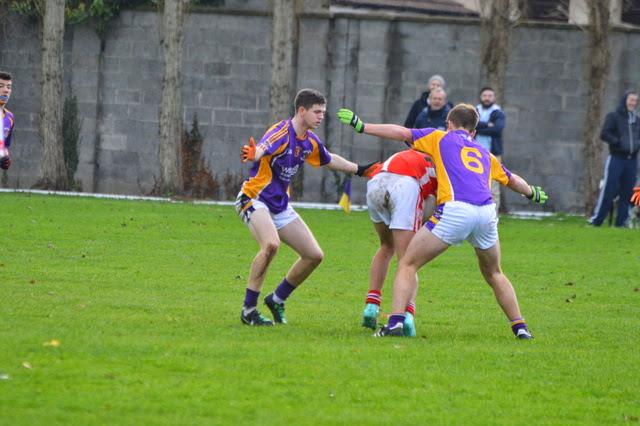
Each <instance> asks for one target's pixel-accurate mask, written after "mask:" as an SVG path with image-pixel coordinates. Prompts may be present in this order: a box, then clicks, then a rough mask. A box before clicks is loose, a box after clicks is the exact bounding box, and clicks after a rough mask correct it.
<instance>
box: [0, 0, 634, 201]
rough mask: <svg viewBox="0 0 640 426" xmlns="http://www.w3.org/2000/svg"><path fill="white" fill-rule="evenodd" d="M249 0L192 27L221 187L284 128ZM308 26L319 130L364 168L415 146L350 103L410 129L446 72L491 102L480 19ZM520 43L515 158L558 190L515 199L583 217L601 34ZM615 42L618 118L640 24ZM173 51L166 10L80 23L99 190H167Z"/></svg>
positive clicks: (22, 173) (301, 63)
mask: <svg viewBox="0 0 640 426" xmlns="http://www.w3.org/2000/svg"><path fill="white" fill-rule="evenodd" d="M240 3H242V2H240ZM242 4H243V5H244V6H243V8H242V10H237V11H234V10H229V9H230V8H229V7H227V8H226V9H224V10H219V11H216V12H207V13H192V14H191V15H190V17H189V19H188V23H187V31H186V34H185V44H184V52H183V65H184V87H183V88H184V96H183V101H184V109H183V111H184V114H183V120H184V123H185V127H188V128H190V125H191V122H192V120H193V117H194V115H197V117H198V121H199V123H200V130H201V132H202V135H203V136H204V146H203V153H204V155H205V157H206V159H207V160H208V161H209V162H210V164H211V168H212V170H213V173H214V174H215V175H217V176H218V179H219V181H220V182H221V183H222V181H223V179H224V176H225V175H227V174H230V175H232V176H235V177H236V178H240V177H241V176H245V175H246V173H247V171H248V165H247V164H242V163H240V161H239V159H238V155H239V150H240V147H241V145H242V144H243V143H245V141H246V140H247V139H248V138H249V137H250V136H253V137H255V138H256V139H259V138H260V136H261V135H262V134H263V133H264V132H265V130H266V129H267V128H268V127H269V125H271V124H273V123H267V122H266V120H267V117H268V105H269V99H268V94H269V80H270V61H271V50H270V31H271V26H270V18H269V16H268V14H267V13H266V10H263V9H264V7H263V3H262V2H254V3H246V2H245V3H242ZM252 5H253V6H252ZM231 6H232V5H231ZM14 25H15V30H14V31H13V32H11V33H10V34H8V36H7V37H8V38H7V40H5V42H4V43H3V44H2V47H0V54H1V56H0V57H1V59H2V62H1V63H2V65H1V66H0V68H3V69H7V70H9V71H11V72H12V73H13V75H14V91H13V98H12V99H11V101H10V103H9V109H11V110H12V111H13V112H14V113H15V115H16V118H17V127H16V130H15V135H14V139H13V146H12V149H11V151H12V155H13V157H14V163H13V165H12V167H11V170H10V171H9V172H8V173H7V175H6V178H5V182H6V186H8V187H16V188H17V187H19V188H28V187H30V186H31V185H33V184H34V183H35V181H36V180H37V179H38V177H39V174H40V158H41V154H40V145H39V141H38V138H37V131H36V113H37V108H38V96H39V95H38V81H37V78H38V67H39V48H38V42H37V39H36V36H35V34H36V31H35V27H34V25H33V24H30V23H28V22H25V21H21V20H20V19H15V20H14ZM299 34H300V39H299V44H298V46H297V55H296V59H295V61H294V62H295V64H296V67H297V68H296V70H295V72H294V76H295V80H296V81H295V82H294V87H295V88H296V90H298V89H300V88H303V87H313V88H316V89H318V90H320V91H322V92H324V93H325V94H326V95H327V97H328V101H329V103H328V116H327V118H326V120H325V122H324V123H323V125H322V126H321V127H320V128H319V129H318V130H317V132H316V133H317V134H318V135H319V136H320V137H321V138H322V139H323V140H324V141H325V143H326V144H327V145H328V146H329V147H330V149H331V150H332V151H334V152H336V153H338V154H340V155H342V156H344V157H346V158H349V159H352V160H354V161H356V162H359V163H364V162H370V161H374V160H379V159H384V158H386V157H388V156H389V155H391V154H392V153H394V152H396V151H398V150H401V149H403V148H404V145H403V144H400V143H396V142H391V141H381V140H378V139H375V138H372V137H370V136H363V135H359V134H355V133H354V132H352V131H351V130H350V129H349V128H348V127H347V126H344V125H341V124H340V123H339V122H338V120H337V118H336V117H335V113H336V112H337V110H338V109H339V108H341V107H348V108H353V109H355V110H356V111H357V112H358V114H359V115H360V116H361V117H362V118H363V119H364V120H365V121H370V122H389V123H397V124H402V123H403V122H404V119H405V116H406V114H407V112H408V111H409V108H410V106H411V104H412V103H413V101H414V100H415V99H417V97H418V96H419V95H420V93H421V92H422V91H423V90H425V86H426V83H427V79H428V78H429V76H431V75H432V74H436V73H438V74H442V75H443V76H444V77H445V79H446V80H447V88H448V90H449V98H450V99H451V100H453V101H454V103H457V102H469V103H472V104H476V103H477V91H478V89H479V88H480V87H481V86H482V85H483V83H484V82H483V80H482V76H481V71H480V58H479V51H480V36H479V24H478V22H477V21H475V20H473V19H447V18H442V17H439V18H436V17H416V16H415V15H410V16H409V15H408V16H405V15H390V14H384V13H377V14H358V15H355V14H348V13H341V12H334V13H327V10H326V9H325V10H322V8H320V9H317V8H316V9H312V10H305V13H303V15H302V16H301V19H300V20H299ZM515 37H516V39H515V40H516V47H515V49H514V51H513V52H512V56H511V58H512V59H511V63H510V67H509V71H508V74H507V81H506V88H507V93H506V94H505V98H504V100H505V101H504V109H505V112H506V114H507V127H506V130H505V134H504V138H505V154H504V158H503V160H504V163H505V165H506V166H507V167H508V168H509V169H510V170H512V171H513V172H515V173H518V174H520V175H522V176H523V177H524V178H525V179H527V180H529V181H530V182H531V183H534V184H539V185H541V186H543V187H544V188H545V189H546V190H547V192H548V193H549V195H550V197H551V198H550V200H549V202H548V203H547V204H546V205H545V206H542V207H540V206H532V205H530V204H528V203H527V201H526V200H524V199H523V198H522V197H520V196H518V195H516V194H513V193H511V192H510V191H507V192H508V196H507V205H508V206H509V207H510V208H511V209H516V210H520V209H538V210H545V211H565V212H582V209H583V207H582V203H583V200H582V197H581V195H580V194H581V193H582V188H583V184H582V178H583V161H582V145H583V142H582V130H581V129H582V126H583V120H584V112H583V111H584V100H585V98H586V90H587V88H586V87H585V83H584V81H585V80H584V78H583V76H584V72H585V71H584V69H585V68H584V65H583V62H584V60H583V56H582V55H583V53H582V52H583V50H584V43H585V35H584V33H583V31H582V30H580V29H578V28H576V27H572V26H569V25H557V24H553V25H549V24H540V25H537V24H525V25H523V26H521V27H519V29H518V30H517V33H516V34H515ZM612 47H613V50H612V51H613V55H614V60H613V63H612V71H611V75H610V76H609V83H608V90H607V93H606V98H605V102H604V104H605V111H604V112H605V113H606V112H607V111H609V110H611V109H613V108H614V107H615V106H616V104H617V102H618V99H619V96H620V94H621V93H622V92H623V91H624V90H625V89H626V88H627V87H631V86H634V85H635V84H636V82H638V81H640V66H639V64H638V59H637V55H636V52H637V51H638V50H639V49H640V31H634V30H629V29H627V30H617V31H616V32H615V33H614V34H613V37H612ZM161 54H162V52H161V49H160V46H159V44H158V31H157V13H156V12H155V11H126V12H124V13H122V14H121V16H120V17H119V18H118V19H117V20H116V21H114V22H113V24H112V25H111V29H110V31H109V32H108V34H107V35H106V37H105V39H104V41H101V40H100V39H98V37H97V36H96V35H95V34H94V33H93V31H92V30H91V29H89V28H86V27H81V26H78V27H73V28H69V29H68V30H67V32H66V35H65V57H64V64H65V96H67V95H68V94H69V93H70V91H71V90H72V91H73V93H74V94H76V95H77V96H78V102H79V110H80V115H81V118H82V119H83V120H84V125H83V129H82V135H81V138H82V140H81V147H80V148H81V149H80V164H79V168H78V172H77V174H76V177H77V178H78V179H79V180H80V181H81V182H82V187H83V189H84V190H85V191H94V192H113V193H121V194H145V193H148V192H149V191H150V190H151V188H152V187H153V183H154V178H155V176H157V174H158V164H157V158H156V156H157V143H158V142H157V141H158V137H157V133H158V121H157V120H158V117H159V108H160V105H159V103H160V99H161V85H162V82H161V75H162V69H161V67H162V61H161ZM61 101H62V100H61ZM292 101H293V99H292ZM291 111H292V112H293V107H291ZM283 118H286V117H283ZM605 147H606V146H605V145H604V144H603V158H604V155H605ZM341 177H344V176H341ZM335 182H336V179H335V175H334V173H332V172H331V171H329V170H326V169H325V168H321V169H312V168H311V167H306V168H305V174H304V192H303V194H297V195H298V197H297V198H298V199H300V200H303V201H320V202H335V201H337V199H338V188H336V185H335ZM365 188H366V180H365V179H358V178H355V179H354V181H353V198H354V201H355V202H356V203H363V202H364V193H365ZM221 195H222V196H224V191H221Z"/></svg>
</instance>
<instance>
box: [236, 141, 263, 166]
mask: <svg viewBox="0 0 640 426" xmlns="http://www.w3.org/2000/svg"><path fill="white" fill-rule="evenodd" d="M241 152H242V153H241V154H240V157H241V158H243V160H242V162H243V163H246V162H247V161H258V160H260V159H261V158H262V156H263V155H264V150H263V149H262V148H260V147H257V146H256V143H255V142H254V141H253V138H249V145H245V146H243V147H242V150H241Z"/></svg>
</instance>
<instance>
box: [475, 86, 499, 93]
mask: <svg viewBox="0 0 640 426" xmlns="http://www.w3.org/2000/svg"><path fill="white" fill-rule="evenodd" d="M486 90H491V91H492V92H493V93H496V91H495V90H494V89H493V87H491V86H484V87H483V88H482V89H480V91H479V92H478V95H482V93H483V92H484V91H486Z"/></svg>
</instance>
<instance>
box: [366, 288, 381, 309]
mask: <svg viewBox="0 0 640 426" xmlns="http://www.w3.org/2000/svg"><path fill="white" fill-rule="evenodd" d="M381 301H382V293H381V292H379V291H377V290H369V293H367V301H366V302H365V303H373V304H374V305H378V306H380V302H381Z"/></svg>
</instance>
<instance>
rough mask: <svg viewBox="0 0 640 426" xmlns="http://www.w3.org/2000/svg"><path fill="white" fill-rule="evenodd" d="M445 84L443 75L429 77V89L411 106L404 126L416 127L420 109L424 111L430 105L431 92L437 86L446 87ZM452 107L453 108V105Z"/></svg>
mask: <svg viewBox="0 0 640 426" xmlns="http://www.w3.org/2000/svg"><path fill="white" fill-rule="evenodd" d="M444 86H445V81H444V78H443V77H442V76H441V75H439V74H435V75H432V76H431V77H429V81H428V82H427V89H428V90H427V91H426V92H422V96H420V99H418V100H416V101H415V102H414V103H413V105H412V106H411V110H410V111H409V114H407V118H406V119H405V120H404V127H408V128H414V127H415V124H416V118H417V117H418V114H420V111H422V110H423V109H424V108H426V107H428V106H429V93H431V91H432V90H433V89H435V88H436V87H439V88H441V89H444ZM451 107H452V108H453V106H451Z"/></svg>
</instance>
